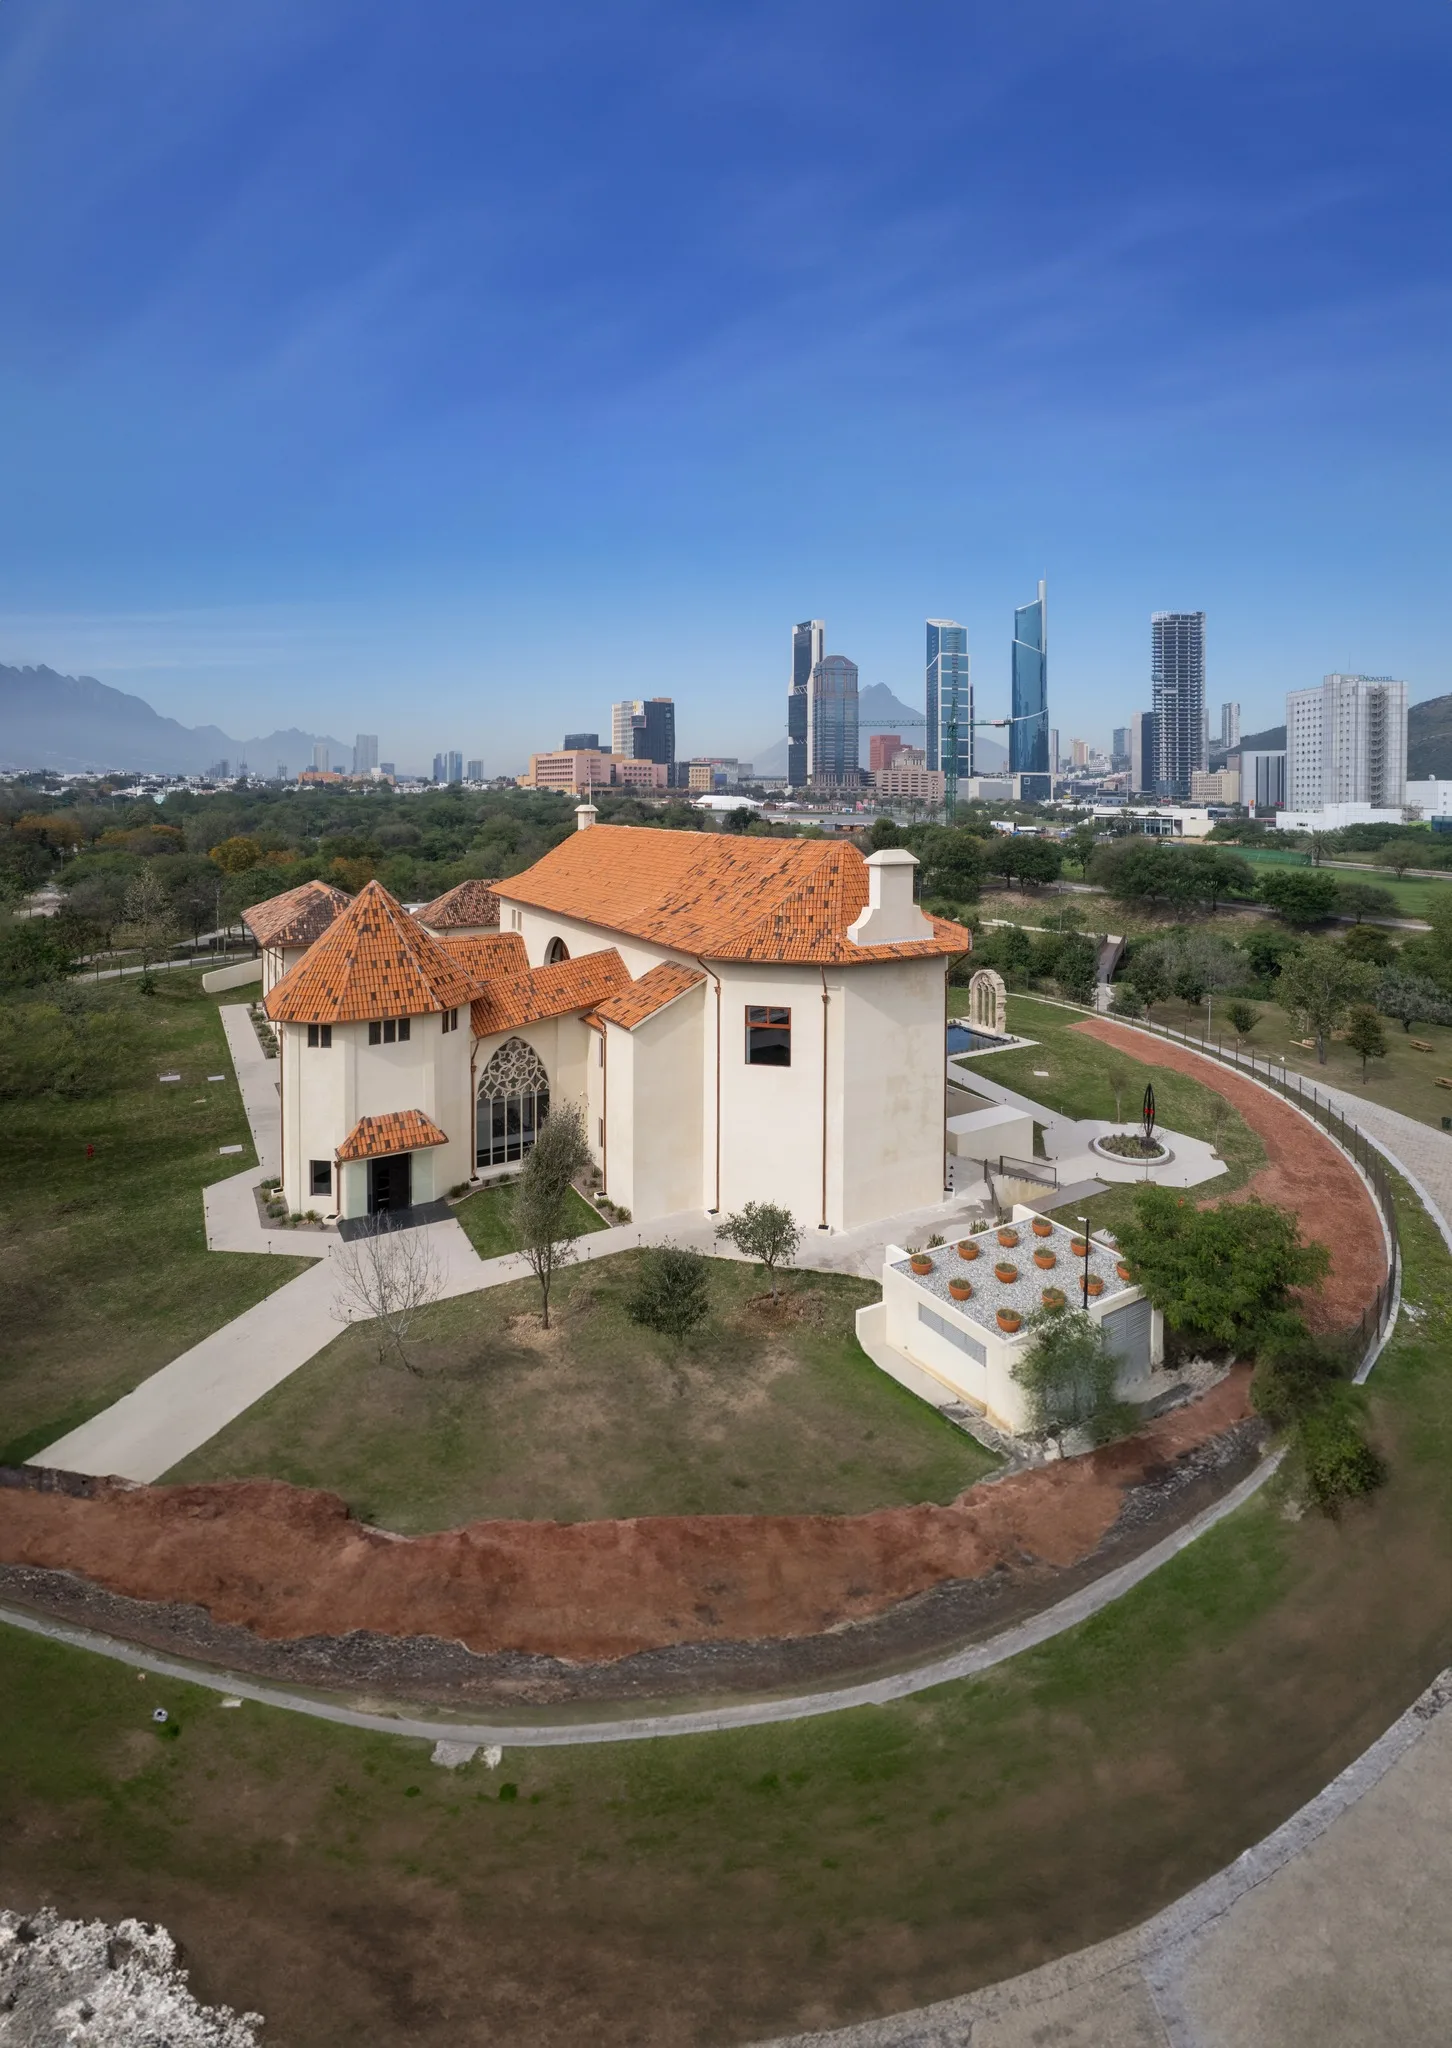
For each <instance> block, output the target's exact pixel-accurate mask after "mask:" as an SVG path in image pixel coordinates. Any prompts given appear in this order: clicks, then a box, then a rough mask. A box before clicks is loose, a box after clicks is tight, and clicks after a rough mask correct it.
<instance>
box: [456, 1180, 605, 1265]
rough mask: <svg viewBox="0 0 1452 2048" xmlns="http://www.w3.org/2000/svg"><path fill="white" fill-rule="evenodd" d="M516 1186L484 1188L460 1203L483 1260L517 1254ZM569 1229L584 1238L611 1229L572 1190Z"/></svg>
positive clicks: (460, 1212)
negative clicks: (507, 1253) (515, 1227)
mask: <svg viewBox="0 0 1452 2048" xmlns="http://www.w3.org/2000/svg"><path fill="white" fill-rule="evenodd" d="M513 1206H514V1186H513V1183H512V1182H511V1183H509V1184H506V1185H505V1186H503V1187H494V1188H481V1189H480V1191H479V1193H478V1194H477V1195H470V1196H469V1198H468V1200H467V1201H463V1202H460V1204H459V1205H458V1207H457V1208H456V1209H455V1211H454V1214H455V1216H456V1217H457V1218H458V1220H459V1222H460V1223H461V1224H462V1225H463V1227H464V1230H465V1232H466V1233H467V1235H468V1238H469V1241H470V1243H471V1244H472V1245H473V1247H474V1249H475V1251H476V1252H478V1254H479V1256H480V1258H481V1259H497V1258H499V1257H500V1256H501V1255H502V1254H503V1253H505V1252H517V1251H518V1250H519V1240H518V1238H517V1237H516V1236H515V1234H514V1218H513ZM570 1227H571V1228H572V1229H573V1230H577V1231H578V1232H579V1233H580V1235H581V1236H582V1237H583V1236H584V1235H585V1233H586V1232H587V1231H590V1230H608V1229H609V1228H610V1225H609V1223H608V1221H607V1220H606V1218H605V1217H603V1216H602V1215H601V1214H600V1212H599V1210H598V1209H592V1208H591V1206H590V1204H589V1203H588V1202H587V1201H586V1200H585V1199H584V1197H583V1196H581V1195H578V1194H576V1193H575V1191H574V1189H573V1188H572V1189H571V1190H570Z"/></svg>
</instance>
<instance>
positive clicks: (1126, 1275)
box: [1114, 1259, 1134, 1280]
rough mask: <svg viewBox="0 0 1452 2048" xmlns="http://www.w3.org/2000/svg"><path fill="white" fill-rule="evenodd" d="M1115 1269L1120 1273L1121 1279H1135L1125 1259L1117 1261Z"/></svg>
mask: <svg viewBox="0 0 1452 2048" xmlns="http://www.w3.org/2000/svg"><path fill="white" fill-rule="evenodd" d="M1114 1270H1115V1272H1116V1273H1117V1274H1118V1275H1119V1277H1120V1279H1121V1280H1133V1278H1134V1275H1133V1273H1131V1272H1130V1270H1129V1268H1128V1266H1126V1265H1125V1263H1124V1261H1123V1259H1120V1260H1118V1261H1117V1263H1116V1264H1115V1268H1114Z"/></svg>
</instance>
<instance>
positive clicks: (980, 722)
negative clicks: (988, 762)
mask: <svg viewBox="0 0 1452 2048" xmlns="http://www.w3.org/2000/svg"><path fill="white" fill-rule="evenodd" d="M1034 715H1036V714H1034V713H1029V714H1027V716H1024V715H1021V716H1020V717H1018V718H967V719H964V720H963V724H964V725H967V726H970V727H971V728H972V729H973V730H974V731H977V730H978V729H979V728H980V727H1002V726H1013V725H1022V724H1025V723H1026V722H1027V717H1032V716H1034ZM927 722H928V721H927V719H926V718H868V719H861V720H859V721H858V726H857V730H858V731H859V732H875V731H882V732H900V731H902V730H903V729H904V728H905V727H908V726H919V725H921V726H926V725H927ZM958 731H959V720H958V701H957V698H956V697H955V698H954V699H953V702H952V705H951V707H950V709H949V712H948V722H947V724H946V725H945V726H944V728H943V749H942V751H943V819H944V822H945V823H946V824H949V825H951V824H952V822H953V813H954V812H955V811H956V810H957V808H958ZM968 761H969V772H970V773H971V772H972V765H973V755H972V749H971V748H970V749H969V755H968Z"/></svg>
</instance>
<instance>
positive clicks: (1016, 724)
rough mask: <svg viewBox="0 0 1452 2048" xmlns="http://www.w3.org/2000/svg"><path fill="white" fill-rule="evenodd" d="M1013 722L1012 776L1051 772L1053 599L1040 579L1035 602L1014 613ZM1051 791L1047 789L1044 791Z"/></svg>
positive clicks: (1010, 736)
mask: <svg viewBox="0 0 1452 2048" xmlns="http://www.w3.org/2000/svg"><path fill="white" fill-rule="evenodd" d="M1009 710H1010V711H1011V713H1012V714H1013V723H1012V725H1011V726H1010V727H1009V728H1008V767H1009V773H1010V774H1012V775H1049V774H1052V772H1053V769H1054V766H1055V764H1054V762H1052V761H1051V760H1050V759H1049V598H1048V586H1047V584H1046V583H1045V582H1044V581H1043V579H1042V577H1040V579H1039V594H1038V596H1037V597H1036V598H1035V599H1034V601H1033V603H1032V604H1021V605H1019V606H1017V607H1016V608H1015V610H1014V614H1013V702H1012V703H1011V704H1010V706H1009ZM1042 793H1043V794H1044V795H1047V794H1048V791H1047V790H1046V789H1045V790H1044V791H1043V792H1042Z"/></svg>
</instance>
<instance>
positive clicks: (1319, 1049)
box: [1276, 939, 1378, 1067]
mask: <svg viewBox="0 0 1452 2048" xmlns="http://www.w3.org/2000/svg"><path fill="white" fill-rule="evenodd" d="M1377 981H1378V976H1377V973H1376V970H1375V968H1373V967H1369V966H1368V965H1367V963H1366V962H1365V961H1364V960H1354V959H1353V958H1352V956H1351V955H1350V954H1349V953H1348V952H1347V950H1346V948H1345V947H1344V946H1339V945H1337V944H1336V943H1335V942H1334V941H1332V940H1329V939H1320V940H1316V941H1313V942H1312V943H1311V944H1310V945H1308V946H1307V947H1306V948H1305V949H1304V951H1303V952H1300V953H1298V954H1297V955H1296V957H1295V959H1294V960H1292V961H1291V962H1290V963H1289V964H1288V965H1287V966H1286V967H1285V968H1284V969H1283V970H1282V973H1281V979H1280V986H1279V988H1278V989H1277V991H1276V993H1277V994H1278V995H1279V996H1280V999H1281V1001H1282V1002H1283V1003H1284V1004H1285V1006H1286V1008H1287V1009H1288V1010H1289V1011H1290V1013H1291V1015H1292V1017H1294V1018H1295V1020H1296V1022H1297V1024H1298V1025H1299V1026H1300V1027H1301V1028H1302V1029H1303V1030H1305V1031H1309V1032H1310V1033H1311V1034H1312V1036H1313V1037H1314V1038H1315V1040H1316V1060H1317V1063H1318V1065H1320V1066H1323V1067H1324V1066H1325V1064H1326V1040H1327V1039H1328V1037H1329V1036H1330V1034H1331V1033H1332V1032H1333V1031H1335V1030H1337V1029H1338V1028H1339V1027H1340V1026H1341V1025H1342V1024H1344V1023H1345V1021H1346V1016H1347V1012H1348V1011H1349V1010H1350V1009H1351V1006H1352V1004H1353V1003H1365V1002H1369V1001H1370V1000H1371V998H1372V996H1373V995H1374V994H1375V992H1376V985H1377Z"/></svg>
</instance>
